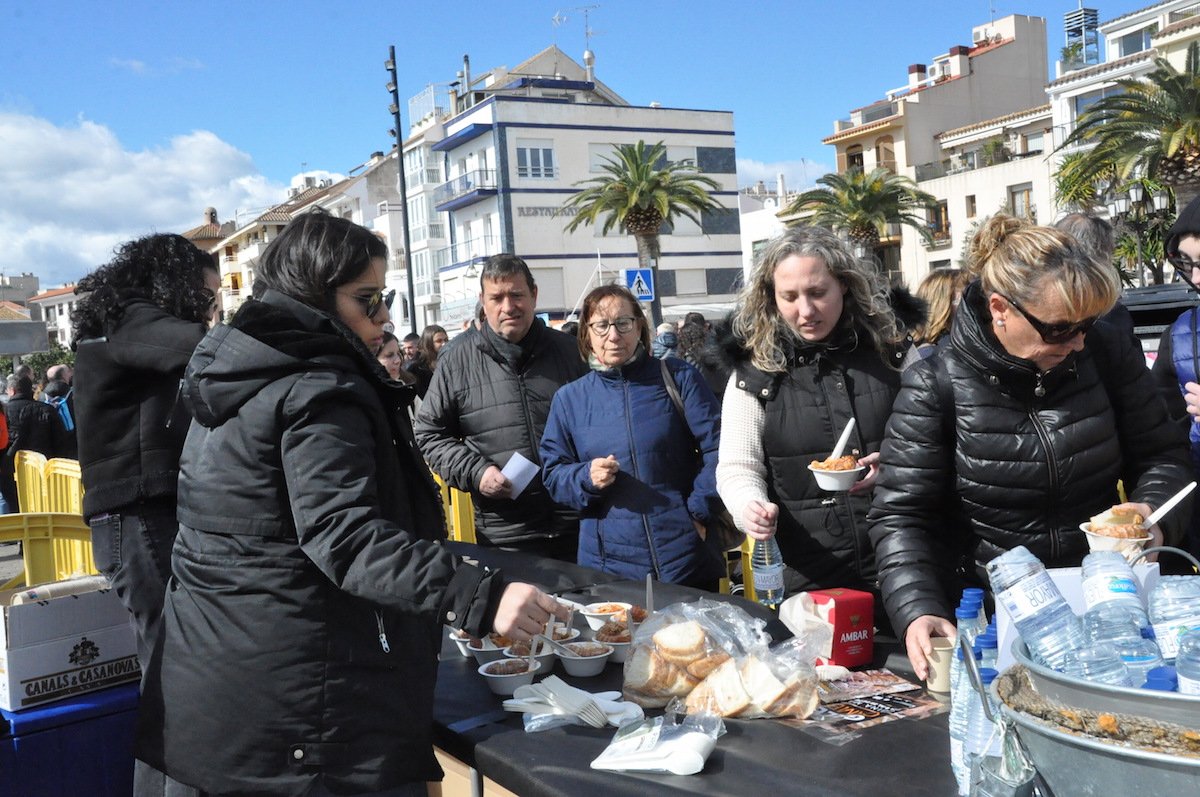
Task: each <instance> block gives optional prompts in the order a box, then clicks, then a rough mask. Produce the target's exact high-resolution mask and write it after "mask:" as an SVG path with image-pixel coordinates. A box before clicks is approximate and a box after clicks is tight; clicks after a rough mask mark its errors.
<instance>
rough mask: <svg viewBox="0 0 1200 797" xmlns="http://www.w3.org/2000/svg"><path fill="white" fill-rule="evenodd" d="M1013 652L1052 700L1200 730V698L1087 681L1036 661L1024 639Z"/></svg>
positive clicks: (1015, 643) (1035, 684)
mask: <svg viewBox="0 0 1200 797" xmlns="http://www.w3.org/2000/svg"><path fill="white" fill-rule="evenodd" d="M1012 653H1013V658H1015V659H1016V660H1017V662H1018V663H1019V664H1024V665H1025V668H1026V669H1027V670H1029V679H1030V681H1032V682H1033V686H1034V688H1035V689H1037V691H1038V693H1039V694H1041V695H1042V696H1043V697H1045V698H1047V699H1048V700H1053V701H1056V702H1058V703H1063V704H1064V705H1068V706H1077V707H1079V708H1088V709H1093V710H1095V711H1110V712H1114V713H1117V714H1135V715H1137V716H1140V717H1148V718H1150V719H1155V720H1161V721H1162V722H1173V723H1175V724H1177V725H1183V726H1184V727H1187V728H1197V727H1200V695H1185V694H1183V693H1181V692H1158V691H1155V690H1152V689H1132V688H1129V687H1126V686H1111V685H1109V684H1102V683H1096V682H1095V681H1085V680H1083V679H1082V678H1076V677H1075V676H1073V675H1067V674H1066V673H1061V672H1058V671H1057V670H1052V669H1050V668H1049V667H1046V666H1044V665H1041V664H1038V663H1036V662H1034V661H1033V659H1031V658H1030V657H1029V651H1028V650H1027V649H1026V648H1025V643H1024V642H1022V641H1021V640H1020V639H1018V640H1017V641H1016V642H1014V643H1013V646H1012ZM1147 755H1149V753H1147Z"/></svg>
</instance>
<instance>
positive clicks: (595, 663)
mask: <svg viewBox="0 0 1200 797" xmlns="http://www.w3.org/2000/svg"><path fill="white" fill-rule="evenodd" d="M567 647H569V648H570V649H571V650H573V651H575V652H576V653H578V654H579V658H572V657H570V656H559V658H558V660H559V661H561V662H562V666H563V669H565V670H566V671H567V675H573V676H575V677H576V678H589V677H591V676H593V675H599V674H600V673H601V672H603V671H604V665H605V664H607V663H608V659H609V657H610V656H612V653H613V646H612V645H603V644H600V643H599V642H570V643H568V644H567ZM596 651H602V652H596ZM531 680H532V679H531Z"/></svg>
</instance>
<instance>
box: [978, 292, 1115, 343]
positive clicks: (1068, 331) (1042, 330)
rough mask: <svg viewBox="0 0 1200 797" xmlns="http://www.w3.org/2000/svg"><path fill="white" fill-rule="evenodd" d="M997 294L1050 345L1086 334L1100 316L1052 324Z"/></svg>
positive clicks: (1012, 300) (1014, 301)
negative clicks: (1015, 309)
mask: <svg viewBox="0 0 1200 797" xmlns="http://www.w3.org/2000/svg"><path fill="white" fill-rule="evenodd" d="M999 295H1000V296H1003V297H1004V299H1005V301H1007V302H1008V303H1009V304H1011V305H1012V306H1013V307H1015V308H1017V311H1018V312H1019V313H1020V314H1021V315H1023V316H1025V320H1026V321H1028V322H1029V326H1031V327H1033V328H1034V329H1035V330H1036V331H1037V333H1038V334H1039V335H1041V336H1042V341H1043V342H1045V343H1049V344H1050V345H1057V344H1059V343H1066V342H1067V341H1069V340H1071V339H1072V338H1074V337H1075V336H1076V335H1086V334H1087V333H1088V330H1089V329H1091V328H1092V325H1093V324H1095V323H1096V321H1097V320H1098V319H1099V318H1100V316H1092V317H1090V318H1085V319H1083V320H1082V321H1056V322H1055V323H1053V324H1047V323H1046V322H1045V321H1043V320H1041V319H1040V318H1038V317H1037V316H1035V315H1033V314H1032V313H1030V312H1029V311H1028V310H1026V309H1025V308H1024V307H1022V306H1021V305H1019V304H1017V302H1016V300H1014V299H1010V298H1008V297H1007V296H1004V294H1003V293H1001V294H999Z"/></svg>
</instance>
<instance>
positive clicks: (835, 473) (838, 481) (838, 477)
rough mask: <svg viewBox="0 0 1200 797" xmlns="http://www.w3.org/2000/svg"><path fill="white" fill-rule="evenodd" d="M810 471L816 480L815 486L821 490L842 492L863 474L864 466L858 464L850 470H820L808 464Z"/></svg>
mask: <svg viewBox="0 0 1200 797" xmlns="http://www.w3.org/2000/svg"><path fill="white" fill-rule="evenodd" d="M808 469H809V470H810V471H812V475H813V478H814V479H816V480H817V486H818V487H820V488H821V489H822V490H828V491H830V492H834V493H844V492H845V491H846V490H849V489H850V488H851V487H853V486H854V483H855V482H857V481H858V480H859V479H860V478H861V477H862V474H863V471H865V470H866V468H864V467H862V466H859V467H857V468H853V469H852V470H821V469H820V468H814V467H813V466H812V465H809V466H808Z"/></svg>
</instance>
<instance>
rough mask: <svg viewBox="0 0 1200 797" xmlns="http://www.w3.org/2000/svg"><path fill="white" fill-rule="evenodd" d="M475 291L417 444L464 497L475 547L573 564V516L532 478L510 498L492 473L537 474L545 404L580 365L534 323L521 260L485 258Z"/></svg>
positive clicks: (425, 408) (418, 426)
mask: <svg viewBox="0 0 1200 797" xmlns="http://www.w3.org/2000/svg"><path fill="white" fill-rule="evenodd" d="M479 283H480V288H481V300H482V303H483V310H484V315H485V318H486V323H485V324H483V325H482V327H481V328H480V329H479V330H478V331H468V332H466V333H464V334H462V335H459V340H458V342H457V343H456V344H455V345H454V346H453V347H452V348H450V347H447V348H444V349H442V352H441V354H440V355H439V357H438V367H437V368H436V369H435V370H434V372H433V382H432V383H431V384H430V386H429V392H428V393H426V394H425V400H424V402H423V403H422V404H421V409H420V410H419V411H418V412H417V419H416V423H415V425H414V430H415V432H416V436H417V442H418V443H419V444H420V446H421V451H422V452H423V453H424V455H425V459H426V461H428V462H429V465H430V467H432V468H433V470H435V471H436V472H437V473H438V474H439V475H440V476H441V477H442V478H443V479H445V481H446V483H447V484H449V485H450V486H452V487H456V488H458V489H459V490H463V491H469V492H470V493H471V496H472V498H473V499H474V504H475V534H476V538H477V539H478V541H479V543H480V544H482V545H499V546H505V547H514V548H519V549H521V550H524V551H529V552H532V553H537V554H540V555H543V556H551V557H554V558H557V559H563V560H565V561H571V562H573V561H575V553H576V551H575V549H576V544H577V539H578V535H579V521H578V516H577V515H576V514H575V513H574V512H573V511H571V510H568V509H566V508H565V507H562V506H559V505H558V504H555V503H554V502H553V501H551V500H550V497H549V496H548V495H547V493H546V489H545V487H544V486H543V485H542V482H541V477H540V475H535V476H534V477H533V481H531V482H530V483H529V484H528V486H526V487H525V489H524V490H523V491H521V492H520V493H519V494H517V495H514V491H513V486H512V483H511V482H510V481H509V479H508V478H507V477H506V476H505V475H504V474H503V473H502V472H501V469H502V468H503V467H504V466H505V465H507V464H508V462H509V460H510V459H512V458H513V457H514V456H516V455H518V454H519V455H520V456H522V457H524V458H525V459H527V460H529V461H531V462H532V463H534V464H535V465H537V466H538V467H539V469H540V466H541V459H540V458H539V456H538V443H539V441H540V440H541V438H542V432H543V431H544V430H545V428H546V418H547V417H549V414H550V401H551V399H552V398H553V397H554V393H555V392H556V391H557V390H558V388H559V387H561V386H562V385H565V384H566V383H567V382H570V381H572V380H574V379H577V378H579V377H581V376H583V375H584V374H586V373H587V372H588V367H587V364H586V363H584V362H583V359H582V358H581V357H580V356H579V350H578V348H577V345H576V342H575V341H574V340H573V339H572V338H571V337H569V336H567V335H564V334H562V333H561V332H558V331H556V330H553V329H550V328H549V327H547V326H546V325H545V324H543V323H542V321H541V320H540V319H538V318H537V317H536V316H535V315H534V312H535V307H536V305H537V284H536V283H535V282H534V279H533V275H532V274H531V273H530V271H529V266H527V265H526V264H525V261H524V260H522V259H521V258H519V257H517V256H516V255H510V254H504V255H494V256H493V257H490V258H488V260H487V262H486V263H485V265H484V268H483V273H482V274H481V275H480V279H479Z"/></svg>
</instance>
